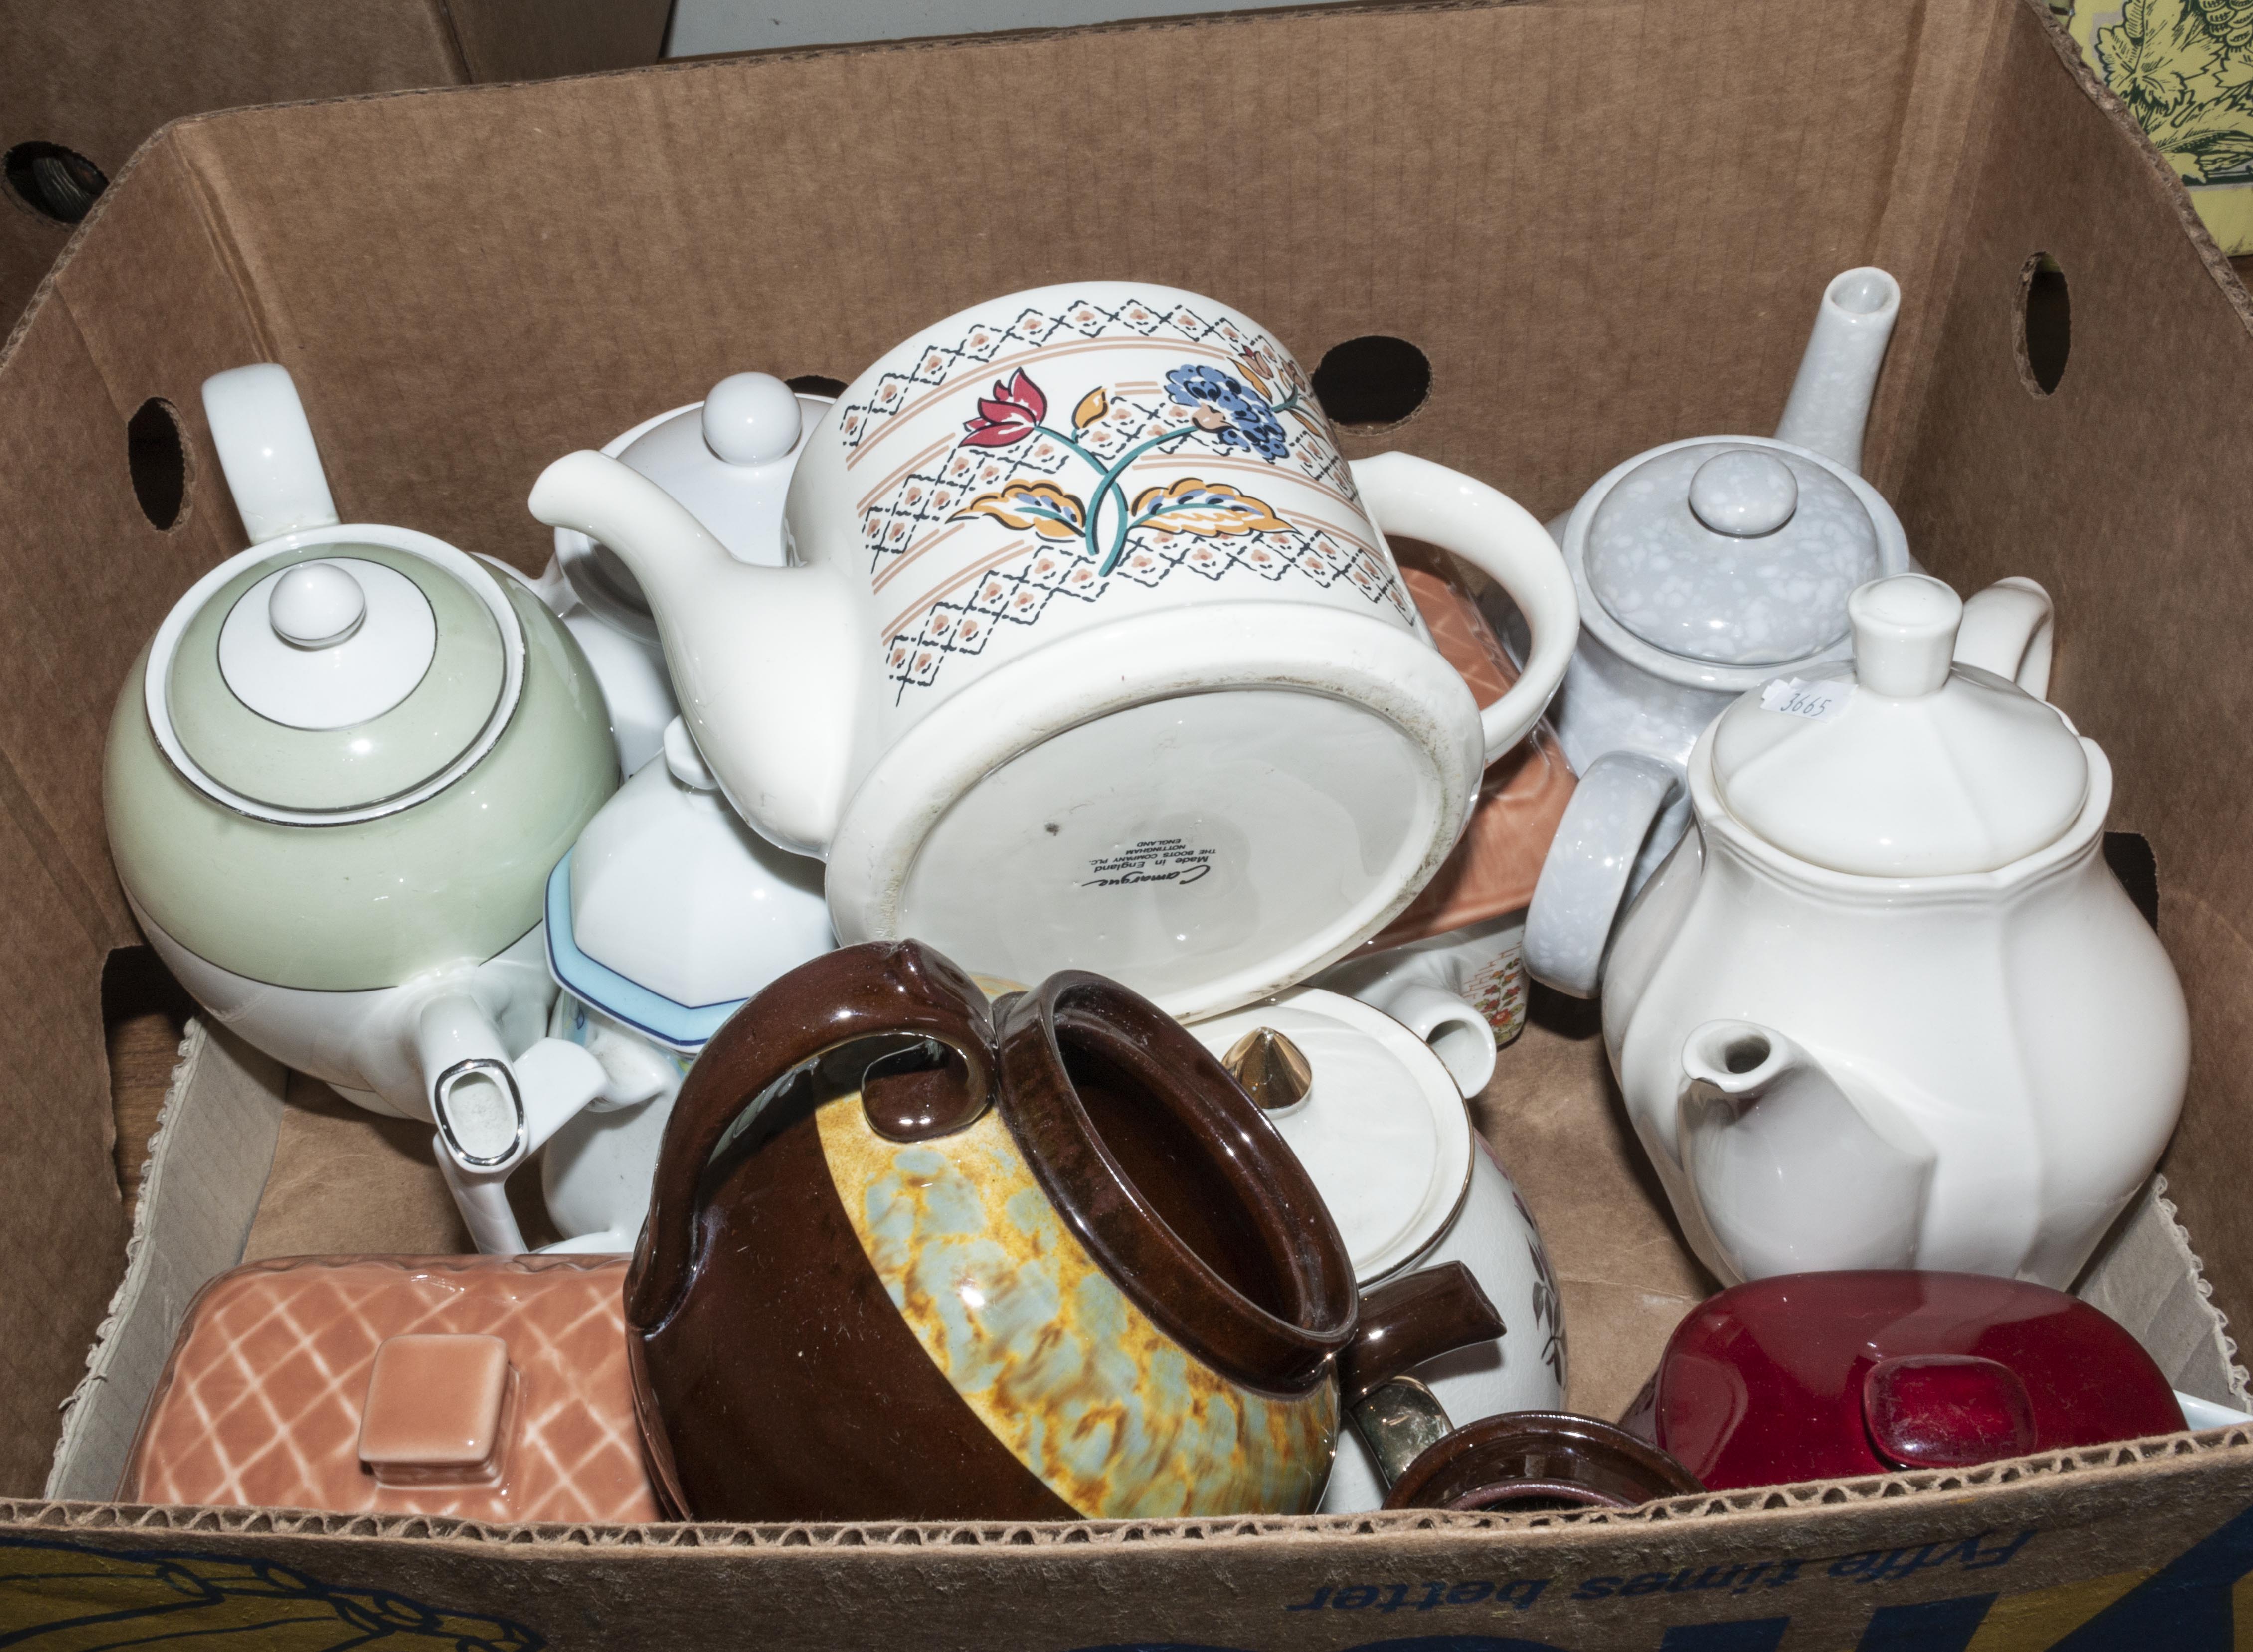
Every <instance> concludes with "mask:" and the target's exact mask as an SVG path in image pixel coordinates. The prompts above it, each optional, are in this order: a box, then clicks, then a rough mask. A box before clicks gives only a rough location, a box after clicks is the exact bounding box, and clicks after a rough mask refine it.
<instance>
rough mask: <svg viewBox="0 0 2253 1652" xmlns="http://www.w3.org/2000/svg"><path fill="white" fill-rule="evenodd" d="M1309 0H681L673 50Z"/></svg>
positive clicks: (1115, 18)
mask: <svg viewBox="0 0 2253 1652" xmlns="http://www.w3.org/2000/svg"><path fill="white" fill-rule="evenodd" d="M1304 3H1306V0H673V29H672V32H671V33H670V34H668V35H667V36H666V46H665V51H666V56H667V57H674V58H685V57H694V56H697V55H699V54H701V53H703V52H759V51H765V50H768V49H770V48H773V47H778V46H799V45H834V44H836V43H838V42H841V41H846V40H907V39H913V38H917V36H920V35H932V34H978V33H984V32H986V31H991V30H995V29H1052V28H1057V27H1061V26H1064V25H1066V24H1075V23H1116V22H1119V21H1121V20H1123V19H1126V18H1129V17H1180V16H1182V15H1183V14H1184V13H1188V12H1202V11H1248V10H1254V9H1256V8H1259V7H1267V6H1280V5H1291V4H1304Z"/></svg>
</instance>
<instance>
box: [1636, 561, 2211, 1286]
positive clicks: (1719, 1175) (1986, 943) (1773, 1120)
mask: <svg viewBox="0 0 2253 1652" xmlns="http://www.w3.org/2000/svg"><path fill="white" fill-rule="evenodd" d="M1848 611H1849V615H1850V617H1851V620H1852V628H1853V648H1854V660H1853V666H1852V671H1851V673H1849V672H1846V671H1845V670H1834V671H1833V672H1831V673H1826V674H1824V675H1821V676H1818V677H1815V678H1811V679H1799V680H1792V681H1789V682H1785V681H1777V682H1774V683H1771V684H1769V685H1768V687H1766V688H1765V689H1762V690H1757V691H1754V692H1753V693H1750V694H1746V695H1745V696H1744V697H1743V698H1741V699H1740V700H1739V701H1737V702H1736V703H1735V704H1734V705H1733V706H1732V707H1731V708H1729V710H1728V711H1726V713H1724V714H1722V715H1721V716H1720V717H1719V719H1718V720H1717V721H1715V722H1714V723H1713V724H1712V727H1711V728H1707V729H1706V731H1705V733H1704V734H1703V735H1700V736H1699V737H1698V744H1697V746H1696V749H1694V750H1693V751H1692V752H1691V756H1690V765H1689V766H1690V797H1691V807H1692V810H1693V822H1692V826H1691V830H1690V831H1689V832H1688V833H1687V834H1686V835H1685V837H1684V838H1683V840H1682V841H1681V843H1680V844H1679V846H1678V847H1677V848H1676V849H1675V851H1674V853H1673V854H1671V856H1670V857H1669V858H1668V860H1667V861H1666V862H1665V864H1664V866H1663V867H1661V868H1660V869H1659V870H1658V872H1657V874H1656V875H1654V876H1653V877H1652V879H1651V881H1650V883H1649V884H1648V885H1647V886H1646V887H1645V888H1644V889H1643V893H1642V895H1641V896H1640V897H1639V898H1638V900H1637V901H1636V904H1635V905H1634V907H1633V908H1631V909H1630V910H1629V913H1628V915H1627V917H1626V918H1625V919H1624V920H1623V921H1622V925H1621V928H1620V933H1619V937H1618V939H1617V941H1616V942H1615V944H1614V947H1613V951H1612V957H1611V962H1610V964H1609V966H1608V971H1607V972H1606V976H1605V982H1604V997H1603V1024H1604V1039H1605V1043H1606V1046H1607V1049H1608V1052H1609V1054H1610V1056H1611V1062H1612V1067H1613V1070H1614V1071H1615V1073H1616V1074H1617V1075H1618V1077H1619V1083H1620V1088H1621V1090H1622V1092H1623V1093H1624V1095H1625V1097H1626V1100H1627V1106H1628V1112H1629V1116H1630V1117H1631V1118H1632V1119H1633V1120H1634V1122H1635V1126H1636V1133H1638V1134H1639V1135H1640V1136H1641V1138H1642V1140H1643V1146H1644V1147H1645V1148H1646V1149H1647V1150H1648V1151H1649V1153H1650V1157H1651V1160H1652V1161H1653V1163H1654V1164H1655V1165H1656V1166H1657V1170H1658V1174H1659V1178H1660V1180H1661V1181H1662V1182H1664V1185H1665V1188H1666V1190H1667V1193H1668V1195H1669V1196H1670V1197H1671V1199H1672V1200H1673V1202H1674V1206H1675V1209H1676V1211H1677V1213H1678V1215H1679V1216H1681V1218H1682V1223H1683V1227H1684V1229H1685V1232H1686V1234H1687V1236H1688V1237H1689V1239H1690V1242H1691V1246H1692V1248H1694V1249H1695V1250H1696V1251H1697V1252H1698V1256H1699V1258H1701V1259H1702V1260H1703V1261H1704V1262H1705V1264H1706V1265H1707V1266H1709V1267H1710V1268H1712V1270H1713V1272H1715V1273H1716V1274H1717V1275H1719V1277H1721V1278H1722V1279H1726V1280H1730V1281H1736V1280H1742V1279H1762V1278H1767V1277H1769V1276H1771V1275H1775V1274H1780V1273H1795V1272H1808V1271H1810V1270H1820V1269H1837V1268H1873V1267H1884V1268H1903V1267H1915V1268H1940V1269H1949V1270H1955V1271H1958V1272H1971V1273H1992V1274H1998V1275H2001V1276H2004V1277H2005V1278H2017V1279H2029V1280H2032V1281H2034V1282H2035V1283H2038V1284H2043V1285H2049V1286H2058V1287H2060V1288H2062V1287H2063V1286H2067V1285H2068V1284H2070V1283H2071V1281H2072V1279H2074V1277H2075V1274H2076V1273H2078V1272H2080V1270H2081V1267H2082V1264H2083V1263H2085V1262H2086V1261H2087V1260H2088V1258H2089V1254H2090V1252H2091V1251H2092V1250H2093V1249H2094V1247H2095V1246H2096V1242H2097V1241H2098V1239H2099V1238H2101V1237H2103V1233H2104V1230H2105V1229H2106V1227H2107V1226H2108V1225H2109V1224H2110V1223H2111V1222H2112V1220H2113V1218H2114V1217H2116V1216H2118V1214H2119V1213H2120V1211H2121V1209H2123V1208H2124V1206H2125V1205H2126V1203H2127V1202H2128V1200H2129V1199H2130V1198H2131V1196H2133V1195H2134V1194H2135V1192H2136V1190H2137V1189H2138V1188H2140V1187H2141V1186H2142V1185H2143V1182H2144V1180H2145V1177H2146V1176H2148V1175H2150V1174H2151V1171H2152V1166H2153V1165H2154V1164H2155V1163H2157V1162H2158V1160H2159V1153H2160V1150H2161V1148H2163V1147H2165V1146H2166V1140H2167V1137H2168V1135H2169V1133H2171V1132H2172V1131H2173V1127H2174V1123H2175V1119H2176V1115H2177V1113H2178V1112H2180V1108H2181V1105H2182V1096H2183V1087H2184V1084H2185V1080H2186V1078H2187V1073H2188V1069H2189V1016H2188V1013H2187V1010H2186V1008H2185V1006H2184V1002H2183V995H2182V989H2181V986H2180V984H2179V983H2178V982H2177V980H2176V979H2175V973H2174V970H2173V966H2172V965H2170V964H2169V963H2168V961H2167V956H2166V952H2165V951H2162V950H2161V948H2160V945H2159V939H2158V938H2157V937H2156V936H2155V935H2154V934H2153V933H2152V930H2151V928H2150V927H2149V926H2148V925H2147V924H2145V922H2144V920H2143V918H2142V917H2141V916H2139V915H2138V912H2137V910H2136V909H2135V907H2134V906H2133V905H2132V904H2131V902H2130V901H2129V898H2128V896H2127V894H2126V893H2125V891H2124V890H2123V889H2121V887H2120V885H2119V883H2118V882H2117V880H2116V879H2115V878H2114V877H2113V875H2112V874H2111V872H2110V869H2109V868H2107V867H2106V865H2105V863H2104V861H2103V854H2102V841H2103V831H2104V816H2105V811H2106V809H2107V807H2108V806H2109V805H2110V802H2111V793H2112V775H2111V769H2110V765H2109V764H2108V763H2106V761H2105V758H2104V754H2103V751H2102V750H2100V749H2098V748H2097V746H2096V743H2095V742H2093V741H2090V740H2087V739H2084V738H2082V737H2081V736H2080V735H2077V734H2076V733H2075V731H2074V728H2073V727H2072V725H2071V724H2070V723H2068V721H2066V720H2065V718H2064V717H2063V716H2062V715H2061V714H2060V713H2058V712H2057V711H2056V710H2055V709H2054V708H2052V707H2050V706H2048V705H2047V704H2045V703H2043V702H2042V701H2039V700H2037V699H2035V698H2034V697H2033V695H2031V694H2026V693H2025V692H2024V691H2023V690H2021V689H2019V688H2018V687H2015V686H2014V685H2012V683H2011V682H2009V681H2008V680H2005V679H2004V678H2002V677H2000V676H1998V675H1996V674H1995V673H1991V672H1987V671H1984V670H1981V669H1979V668H1978V667H1977V666H1965V665H1964V664H1963V663H1962V662H1960V661H1954V662H1951V659H1950V653H1951V651H1952V649H1953V648H1954V646H1955V644H1956V640H1957V638H1956V633H1957V627H1958V625H1959V624H1960V623H1961V621H1962V618H1963V615H1964V604H1963V603H1962V602H1961V601H1960V600H1959V599H1958V598H1957V596H1956V594H1955V592H1954V591H1952V590H1950V589H1949V588H1948V587H1947V586H1946V585H1944V584H1943V583H1941V582H1939V581H1938V580H1936V579H1930V578H1928V577H1926V576H1925V575H1916V574H1909V575H1897V576H1895V577H1894V578H1891V579H1885V580H1879V581H1876V582H1873V583H1871V584H1868V585H1866V586H1863V587H1862V588H1861V589H1859V590H1857V591H1856V592H1855V593H1854V595H1853V596H1852V599H1851V600H1850V602H1849V604H1848Z"/></svg>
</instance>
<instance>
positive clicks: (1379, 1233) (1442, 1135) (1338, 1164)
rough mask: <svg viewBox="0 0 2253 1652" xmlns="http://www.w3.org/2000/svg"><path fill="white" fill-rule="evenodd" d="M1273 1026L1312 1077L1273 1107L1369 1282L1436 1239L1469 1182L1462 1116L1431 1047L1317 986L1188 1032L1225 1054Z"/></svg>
mask: <svg viewBox="0 0 2253 1652" xmlns="http://www.w3.org/2000/svg"><path fill="white" fill-rule="evenodd" d="M1259 1028H1273V1029H1274V1030H1275V1031H1276V1032H1279V1033H1280V1034H1282V1035H1283V1036H1284V1037H1285V1038H1287V1039H1288V1040H1289V1041H1290V1042H1291V1043H1293V1044H1294V1045H1295V1046H1296V1047H1297V1049H1298V1050H1299V1052H1300V1053H1301V1055H1303V1056H1305V1057H1306V1060H1307V1064H1308V1068H1309V1069H1310V1070H1311V1073H1312V1077H1313V1084H1312V1086H1311V1088H1309V1089H1308V1091H1307V1092H1306V1094H1305V1096H1304V1097H1303V1098H1301V1099H1300V1100H1299V1101H1298V1102H1296V1103H1295V1104H1293V1105H1288V1106H1286V1107H1283V1108H1280V1109H1278V1110H1271V1111H1270V1112H1268V1113H1267V1119H1268V1122H1269V1123H1271V1124H1273V1126H1275V1127H1276V1129H1278V1130H1280V1132H1282V1134H1283V1139H1284V1140H1286V1141H1287V1142H1289V1143H1290V1144H1291V1150H1292V1152H1294V1154H1297V1155H1298V1158H1299V1162H1300V1163H1301V1165H1303V1166H1305V1167H1306V1170H1307V1174H1308V1175H1309V1176H1311V1177H1313V1178H1314V1182H1315V1188H1316V1190H1317V1191H1318V1192H1320V1193H1321V1194H1322V1202H1324V1203H1325V1204H1327V1205H1328V1206H1329V1211H1330V1216H1331V1218H1332V1219H1333V1220H1334V1221H1336V1223H1337V1226H1338V1232H1339V1233H1340V1234H1341V1235H1342V1236H1343V1237H1344V1239H1345V1246H1346V1251H1347V1252H1348V1253H1349V1254H1350V1256H1351V1257H1352V1258H1353V1271H1354V1277H1355V1279H1357V1280H1358V1281H1359V1282H1360V1284H1361V1285H1362V1286H1364V1287H1366V1286H1370V1285H1371V1284H1373V1283H1375V1282H1376V1281H1377V1280H1378V1279H1383V1278H1385V1277H1386V1276H1387V1275H1389V1274H1392V1273H1395V1272H1399V1271H1400V1270H1401V1269H1402V1268H1405V1267H1406V1266H1408V1265H1410V1264H1412V1263H1413V1262H1414V1261H1415V1260H1416V1258H1419V1257H1420V1256H1422V1255H1423V1254H1424V1253H1425V1252H1426V1251H1429V1250H1430V1249H1431V1248H1432V1246H1433V1244H1437V1243H1438V1242H1439V1239H1440V1236H1441V1235H1442V1234H1444V1233H1445V1232H1446V1231H1447V1228H1448V1225H1449V1224H1450V1223H1453V1222H1454V1219H1455V1216H1456V1213H1457V1212H1458V1211H1460V1210H1461V1209H1462V1204H1463V1200H1464V1197H1465V1196H1466V1195H1467V1194H1468V1192H1469V1189H1470V1177H1471V1159H1472V1154H1473V1151H1474V1149H1473V1147H1472V1144H1471V1121H1470V1114H1469V1112H1468V1111H1467V1110H1466V1109H1465V1108H1464V1105H1463V1098H1462V1096H1461V1093H1460V1092H1459V1091H1457V1090H1456V1089H1455V1083H1454V1079H1453V1078H1451V1077H1448V1074H1447V1066H1446V1064H1445V1063H1442V1062H1441V1061H1440V1057H1439V1056H1437V1055H1436V1054H1435V1053H1433V1049H1432V1048H1431V1046H1429V1045H1428V1044H1426V1042H1424V1041H1423V1040H1422V1039H1420V1038H1419V1037H1417V1036H1416V1035H1415V1034H1414V1033H1412V1032H1411V1031H1410V1030H1409V1029H1408V1028H1406V1027H1403V1026H1402V1025H1401V1024H1400V1023H1399V1021H1394V1020H1393V1019H1392V1017H1391V1016H1390V1015H1387V1014H1384V1013H1383V1012H1382V1011H1379V1010H1376V1009H1372V1008H1371V1007H1369V1006H1368V1005H1366V1004H1364V1003H1362V1002H1361V1001H1360V1000H1357V999H1351V998H1347V997H1345V996H1343V994H1340V993H1329V992H1324V991H1322V989H1321V988H1319V987H1311V986H1303V987H1296V988H1294V989H1293V990H1291V991H1290V992H1287V993H1278V994H1276V995H1275V996H1274V997H1273V998H1270V999H1266V1000H1263V1001H1261V1002H1259V1003H1257V1004H1253V1005H1251V1006H1249V1007H1245V1008H1243V1009H1238V1010H1231V1012H1229V1013H1228V1014H1225V1015H1219V1016H1216V1017H1214V1018H1213V1019H1211V1020H1210V1021H1198V1022H1196V1023H1195V1024H1193V1025H1192V1026H1191V1027H1190V1028H1189V1032H1190V1033H1191V1034H1192V1035H1194V1036H1195V1037H1196V1040H1197V1042H1199V1043H1201V1044H1203V1046H1204V1047H1205V1048H1206V1049H1210V1051H1212V1053H1213V1054H1214V1055H1216V1056H1223V1057H1225V1056H1227V1054H1228V1053H1229V1051H1230V1050H1231V1049H1232V1048H1234V1047H1235V1046H1236V1045H1237V1044H1238V1042H1239V1041H1241V1040H1242V1039H1244V1038H1245V1036H1246V1035H1249V1034H1253V1033H1256V1032H1257V1031H1258V1030H1259Z"/></svg>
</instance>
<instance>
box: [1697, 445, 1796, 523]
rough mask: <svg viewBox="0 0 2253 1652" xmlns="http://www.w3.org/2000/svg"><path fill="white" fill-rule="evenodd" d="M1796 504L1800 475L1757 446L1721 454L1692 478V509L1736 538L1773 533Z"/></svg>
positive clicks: (1705, 520) (1700, 519)
mask: <svg viewBox="0 0 2253 1652" xmlns="http://www.w3.org/2000/svg"><path fill="white" fill-rule="evenodd" d="M1798 508H1799V479H1798V478H1797V477H1795V476H1793V475H1792V473H1791V467H1790V466H1789V465H1788V464H1785V463H1784V462H1783V461H1782V459H1780V458H1778V457H1776V456H1775V454H1773V453H1766V452H1763V451H1761V450H1760V449H1758V448H1734V449H1732V450H1730V451H1728V452H1726V453H1722V454H1717V455H1715V456H1714V457H1712V458H1710V459H1708V460H1706V461H1705V464H1701V465H1699V466H1698V471H1697V474H1696V475H1694V476H1692V477H1691V478H1690V513H1691V515H1692V516H1694V517H1696V518H1697V519H1698V520H1699V521H1700V522H1703V523H1704V524H1705V526H1707V527H1709V528H1712V530H1713V532H1714V533H1726V534H1728V535H1730V536H1731V537H1732V538H1733V539H1757V538H1759V537H1760V536H1761V534H1764V533H1775V531H1776V529H1778V528H1780V527H1782V526H1783V525H1784V524H1785V523H1786V522H1789V520H1791V517H1792V512H1795V511H1796V510H1798Z"/></svg>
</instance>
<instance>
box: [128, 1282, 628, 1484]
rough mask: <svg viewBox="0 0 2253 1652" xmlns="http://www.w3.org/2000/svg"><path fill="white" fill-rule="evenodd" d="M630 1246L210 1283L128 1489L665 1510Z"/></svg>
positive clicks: (163, 1388) (158, 1397)
mask: <svg viewBox="0 0 2253 1652" xmlns="http://www.w3.org/2000/svg"><path fill="white" fill-rule="evenodd" d="M624 1278H625V1261H624V1258H618V1257H587V1256H555V1257H547V1256H510V1257H290V1258H281V1259H277V1260H273V1261H267V1262H257V1263H253V1264H251V1265H248V1266H246V1267H240V1268H236V1269H234V1270H233V1271H232V1272H227V1273H223V1274H221V1275H220V1277H219V1278H218V1279H214V1280H213V1281H212V1282H211V1283H210V1284H209V1285H207V1286H205V1287H204V1289H203V1291H202V1293H200V1294H199V1296H198V1297H197V1299H196V1300H195V1303H194V1304H193V1306H192V1307H190V1309H189V1310H188V1315H187V1319H186V1322H185V1324H184V1326H183V1327H182V1328H181V1331H180V1335H179V1340H178V1342H176V1343H175V1344H174V1345H173V1349H172V1356H171V1361H170V1362H169V1363H167V1364H166V1366H165V1368H164V1376H163V1377H162V1378H161V1379H160V1380H159V1381H158V1383H157V1391H156V1393H155V1395H154V1396H153V1397H152V1398H151V1399H150V1403H149V1410H148V1413H147V1415H146V1416H144V1417H143V1418H142V1422H141V1432H140V1435H139V1437H138V1439H136V1441H135V1442H134V1448H133V1455H132V1459H131V1461H130V1462H129V1465H128V1467H127V1468H126V1471H125V1476H124V1480H123V1483H122V1485H121V1486H120V1487H119V1488H118V1494H117V1495H118V1496H119V1497H120V1498H121V1499H122V1500H123V1501H125V1502H142V1503H220V1504H230V1503H241V1504H258V1505H269V1506H272V1505H279V1506H282V1507H286V1508H310V1509H334V1510H338V1511H339V1512H344V1513H351V1514H357V1513H361V1512H372V1513H383V1514H427V1515H451V1516H459V1517H462V1518H464V1519H473V1520H493V1521H512V1522H514V1521H549V1522H589V1523H616V1522H624V1521H644V1520H653V1519H656V1518H657V1517H658V1510H657V1504H656V1501H655V1499H654V1497H653V1496H652V1494H651V1491H650V1488H649V1481H648V1480H647V1477H646V1476H645V1474H644V1472H643V1468H642V1457H641V1446H640V1442H639V1439H638V1436H637V1434H636V1433H635V1431H634V1423H633V1394H632V1389H631V1384H630V1382H629V1379H628V1377H627V1372H626V1345H625V1335H624V1318H623V1307H622V1301H623V1297H622V1291H623V1286H624Z"/></svg>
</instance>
